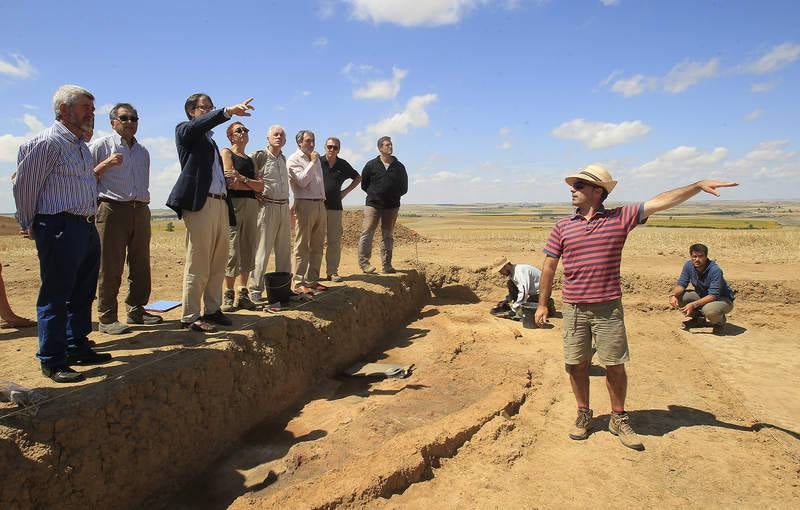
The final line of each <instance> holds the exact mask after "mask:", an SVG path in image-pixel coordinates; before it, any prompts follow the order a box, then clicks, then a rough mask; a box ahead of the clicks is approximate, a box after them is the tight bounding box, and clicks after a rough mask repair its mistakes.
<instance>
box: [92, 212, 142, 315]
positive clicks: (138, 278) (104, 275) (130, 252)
mask: <svg viewBox="0 0 800 510" xmlns="http://www.w3.org/2000/svg"><path fill="white" fill-rule="evenodd" d="M95 221H96V223H97V233H98V234H99V235H100V250H101V255H100V276H99V279H98V285H97V298H98V299H97V320H98V321H99V322H101V323H103V324H111V323H112V322H116V321H117V320H119V317H118V312H117V295H118V294H119V287H120V284H121V283H122V271H123V270H124V269H125V259H126V258H127V260H128V295H127V296H125V305H126V310H127V311H128V312H132V311H135V312H139V311H144V305H146V304H147V301H148V300H149V299H150V208H149V207H148V206H146V205H144V204H141V203H137V204H136V206H135V207H134V206H133V205H126V204H124V203H119V204H117V203H111V202H100V205H99V206H98V207H97V216H96V219H95ZM126 252H127V254H126Z"/></svg>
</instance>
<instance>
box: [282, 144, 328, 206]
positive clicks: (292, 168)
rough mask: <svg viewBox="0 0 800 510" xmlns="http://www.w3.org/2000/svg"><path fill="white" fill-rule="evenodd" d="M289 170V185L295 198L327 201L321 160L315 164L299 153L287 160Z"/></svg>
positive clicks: (298, 150)
mask: <svg viewBox="0 0 800 510" xmlns="http://www.w3.org/2000/svg"><path fill="white" fill-rule="evenodd" d="M286 166H287V168H288V169H289V184H290V185H291V186H292V193H293V194H294V198H301V199H302V198H305V199H312V200H313V199H322V200H324V199H325V181H324V179H323V177H322V164H321V163H320V162H319V158H317V160H316V161H314V162H313V163H312V162H311V158H309V157H308V156H306V155H305V154H303V151H301V150H300V149H297V151H296V152H295V153H294V154H292V155H291V156H289V157H288V158H287V159H286Z"/></svg>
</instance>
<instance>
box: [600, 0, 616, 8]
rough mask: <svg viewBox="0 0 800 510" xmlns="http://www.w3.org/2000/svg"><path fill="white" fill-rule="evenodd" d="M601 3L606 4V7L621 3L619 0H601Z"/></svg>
mask: <svg viewBox="0 0 800 510" xmlns="http://www.w3.org/2000/svg"><path fill="white" fill-rule="evenodd" d="M600 3H601V4H603V5H605V6H606V7H614V6H616V5H619V0H600Z"/></svg>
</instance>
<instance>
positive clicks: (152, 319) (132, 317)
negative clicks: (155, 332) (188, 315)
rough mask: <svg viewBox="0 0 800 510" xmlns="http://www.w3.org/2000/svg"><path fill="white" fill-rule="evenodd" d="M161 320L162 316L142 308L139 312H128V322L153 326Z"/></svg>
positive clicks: (162, 319)
mask: <svg viewBox="0 0 800 510" xmlns="http://www.w3.org/2000/svg"><path fill="white" fill-rule="evenodd" d="M162 322H164V318H163V317H161V316H160V315H155V314H152V313H148V312H145V311H144V310H142V311H141V312H129V313H128V320H127V323H128V324H145V325H147V326H154V325H156V324H161V323H162Z"/></svg>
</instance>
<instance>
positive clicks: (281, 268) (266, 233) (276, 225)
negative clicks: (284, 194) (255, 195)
mask: <svg viewBox="0 0 800 510" xmlns="http://www.w3.org/2000/svg"><path fill="white" fill-rule="evenodd" d="M273 250H274V251H275V271H278V272H281V273H291V272H292V238H291V233H290V227H289V204H288V203H287V204H283V205H280V204H269V203H268V204H265V205H264V206H262V207H261V209H260V210H259V212H258V247H257V248H256V261H255V267H254V268H253V272H252V273H250V279H249V280H248V281H247V288H248V289H250V292H257V293H261V292H263V291H264V273H266V272H267V266H268V265H269V256H270V254H271V253H272V251H273Z"/></svg>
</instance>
